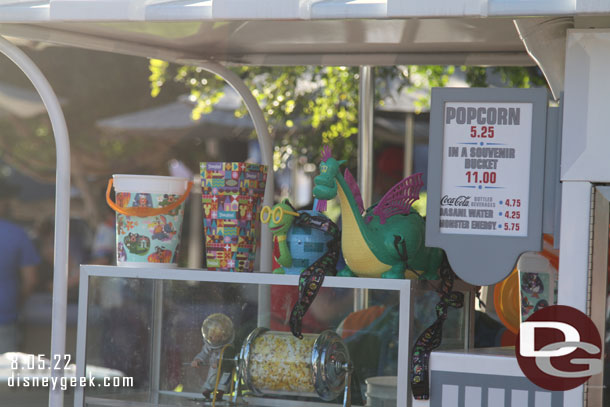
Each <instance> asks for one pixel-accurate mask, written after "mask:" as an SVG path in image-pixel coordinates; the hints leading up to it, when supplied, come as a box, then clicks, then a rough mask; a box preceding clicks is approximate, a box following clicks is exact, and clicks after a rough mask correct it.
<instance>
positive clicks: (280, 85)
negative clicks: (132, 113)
mask: <svg viewBox="0 0 610 407" xmlns="http://www.w3.org/2000/svg"><path fill="white" fill-rule="evenodd" d="M461 69H462V70H463V71H465V72H466V78H467V81H468V82H469V83H470V84H471V85H472V86H487V69H485V68H481V67H462V68H461ZM172 70H173V71H172ZM233 70H234V72H235V73H237V74H238V75H239V76H240V77H241V78H242V79H243V80H244V81H245V83H246V85H247V86H248V87H249V88H250V89H251V90H252V93H253V95H254V97H255V98H256V100H257V101H258V103H259V105H260V106H261V108H262V110H263V112H264V115H265V119H266V120H267V123H268V124H269V128H270V133H271V134H272V136H273V137H274V138H275V139H276V149H275V154H274V161H275V165H274V166H275V167H276V169H277V168H280V167H282V164H283V163H285V162H286V157H287V156H289V155H290V154H293V153H296V154H298V155H305V156H308V158H309V159H310V160H311V159H315V160H316V161H317V157H319V154H320V151H321V148H322V145H324V144H329V145H331V147H332V149H333V156H334V157H335V158H337V159H346V160H348V166H350V167H353V166H354V165H355V161H356V154H355V153H356V147H357V146H356V137H352V136H354V135H356V134H357V133H358V93H359V92H358V85H359V81H358V80H359V73H358V72H359V71H358V68H357V67H323V66H296V67H255V66H241V67H235V68H233ZM150 71H151V75H150V83H151V95H152V96H153V97H154V96H157V95H158V94H159V92H160V90H161V88H162V86H163V84H164V83H165V82H166V81H168V80H170V79H171V80H173V81H175V82H178V83H181V84H183V85H184V86H185V87H186V89H187V90H188V91H189V92H190V97H191V100H192V101H193V102H194V103H195V107H194V108H193V112H192V116H193V119H195V120H197V119H198V118H199V117H200V116H201V115H202V114H206V113H209V112H211V111H212V109H213V108H214V105H215V104H216V103H218V101H219V100H220V99H221V98H222V97H223V95H224V89H225V83H224V81H223V80H222V79H221V78H219V77H218V76H215V75H212V74H210V73H208V72H206V71H204V70H203V69H201V68H198V67H193V66H180V67H170V65H169V64H168V63H166V62H164V61H159V60H154V59H153V60H151V62H150ZM170 71H171V72H170ZM454 71H455V67H453V66H433V65H420V66H414V65H411V66H393V67H377V68H375V72H374V77H375V93H376V94H375V100H376V103H377V104H378V105H381V104H383V99H382V96H387V95H389V94H391V93H395V94H400V92H402V91H403V89H404V88H406V89H407V90H408V91H414V90H417V89H422V88H425V89H429V88H432V87H442V86H446V85H447V83H448V81H449V78H450V76H451V75H452V74H453V73H454ZM497 71H498V72H500V74H501V75H502V78H503V79H504V80H505V82H507V83H508V84H509V86H519V87H528V86H530V84H531V83H532V82H533V83H534V84H539V83H540V82H539V79H540V78H541V76H536V75H535V74H536V72H535V71H534V70H533V69H531V68H497ZM542 81H543V79H542ZM429 104H430V96H429V93H426V94H425V95H423V96H421V97H420V98H419V100H418V101H417V103H416V108H417V110H418V112H419V111H421V110H423V109H425V108H427V107H429ZM235 114H236V116H238V117H239V116H243V115H246V114H247V111H246V109H245V106H243V105H242V108H241V109H239V110H237V111H236V112H235Z"/></svg>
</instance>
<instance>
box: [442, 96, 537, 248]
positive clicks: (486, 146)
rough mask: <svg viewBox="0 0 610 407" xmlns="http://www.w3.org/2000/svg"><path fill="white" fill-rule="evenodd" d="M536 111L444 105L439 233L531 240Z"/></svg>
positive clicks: (529, 107) (523, 107) (496, 105)
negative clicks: (533, 116) (531, 199)
mask: <svg viewBox="0 0 610 407" xmlns="http://www.w3.org/2000/svg"><path fill="white" fill-rule="evenodd" d="M532 110H533V105H532V103H495V102H486V103H465V102H449V101H447V102H445V104H444V123H443V128H444V131H443V156H442V170H441V171H442V178H441V179H442V181H441V194H440V198H441V199H440V218H439V225H440V233H441V234H459V235H490V236H527V234H528V230H527V228H528V215H529V213H528V208H529V190H530V184H529V182H530V159H531V144H532Z"/></svg>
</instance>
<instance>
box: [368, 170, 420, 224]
mask: <svg viewBox="0 0 610 407" xmlns="http://www.w3.org/2000/svg"><path fill="white" fill-rule="evenodd" d="M423 185H424V183H423V181H422V173H421V172H418V173H417V174H413V175H411V176H408V177H407V178H405V179H403V180H402V181H400V182H399V183H398V184H396V185H394V186H393V187H392V189H390V190H389V191H388V192H386V194H385V195H384V196H383V198H381V201H379V203H378V204H377V206H376V207H375V208H374V209H373V213H374V214H375V215H377V216H379V223H381V224H384V223H385V221H386V219H388V218H389V217H390V216H392V215H396V214H399V213H403V214H408V213H409V211H410V210H411V205H412V204H413V202H415V201H417V200H418V199H419V190H420V189H421V187H422V186H423Z"/></svg>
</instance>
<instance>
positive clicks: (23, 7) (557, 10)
mask: <svg viewBox="0 0 610 407" xmlns="http://www.w3.org/2000/svg"><path fill="white" fill-rule="evenodd" d="M593 14H602V15H603V14H610V3H607V2H599V1H596V0H427V1H404V0H264V1H262V0H261V1H256V0H204V1H197V0H169V1H168V0H47V1H44V0H43V1H27V0H8V1H3V2H1V4H0V34H4V35H9V36H10V35H13V36H16V37H20V38H26V39H33V40H40V41H47V42H53V43H58V44H65V45H72V46H77V47H84V48H90V49H96V50H105V51H111V52H119V53H127V54H131V55H141V56H147V57H158V58H162V59H166V60H172V61H177V62H188V61H197V60H216V61H228V62H235V63H243V64H256V65H298V64H324V65H396V64H467V65H531V64H533V61H532V59H530V57H529V56H528V54H527V52H526V49H525V46H524V45H523V42H522V41H521V39H520V38H519V34H518V32H517V29H516V28H515V24H514V21H513V20H514V18H516V17H519V16H524V15H527V16H545V17H547V18H548V17H553V16H555V17H556V16H569V17H574V16H576V17H578V16H581V15H582V16H584V15H593ZM586 20H587V21H586V24H587V25H588V26H590V25H591V24H593V25H594V26H600V24H602V25H603V24H606V23H605V22H604V20H607V19H597V20H595V19H591V18H589V17H587V19H586Z"/></svg>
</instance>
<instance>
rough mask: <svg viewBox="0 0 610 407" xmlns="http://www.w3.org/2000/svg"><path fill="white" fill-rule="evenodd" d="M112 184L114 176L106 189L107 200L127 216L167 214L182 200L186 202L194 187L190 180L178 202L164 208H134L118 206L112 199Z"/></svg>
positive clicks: (117, 210)
mask: <svg viewBox="0 0 610 407" xmlns="http://www.w3.org/2000/svg"><path fill="white" fill-rule="evenodd" d="M112 184H113V180H112V178H110V180H108V188H107V189H106V202H107V203H108V206H110V207H111V208H112V209H114V210H115V211H116V212H118V213H120V214H123V215H126V216H139V217H146V216H157V215H165V214H166V213H168V212H170V211H171V210H173V209H176V208H177V207H179V206H180V204H182V202H184V201H185V200H186V198H187V197H188V196H189V194H190V192H191V188H192V187H193V182H192V181H189V183H188V185H187V187H186V192H185V193H184V195H182V196H181V197H180V199H178V200H177V201H176V202H174V203H172V204H170V205H167V206H164V207H162V208H139V207H138V208H134V207H130V208H121V207H120V206H118V205H117V204H115V203H114V202H113V201H112V199H110V190H111V189H112Z"/></svg>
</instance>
